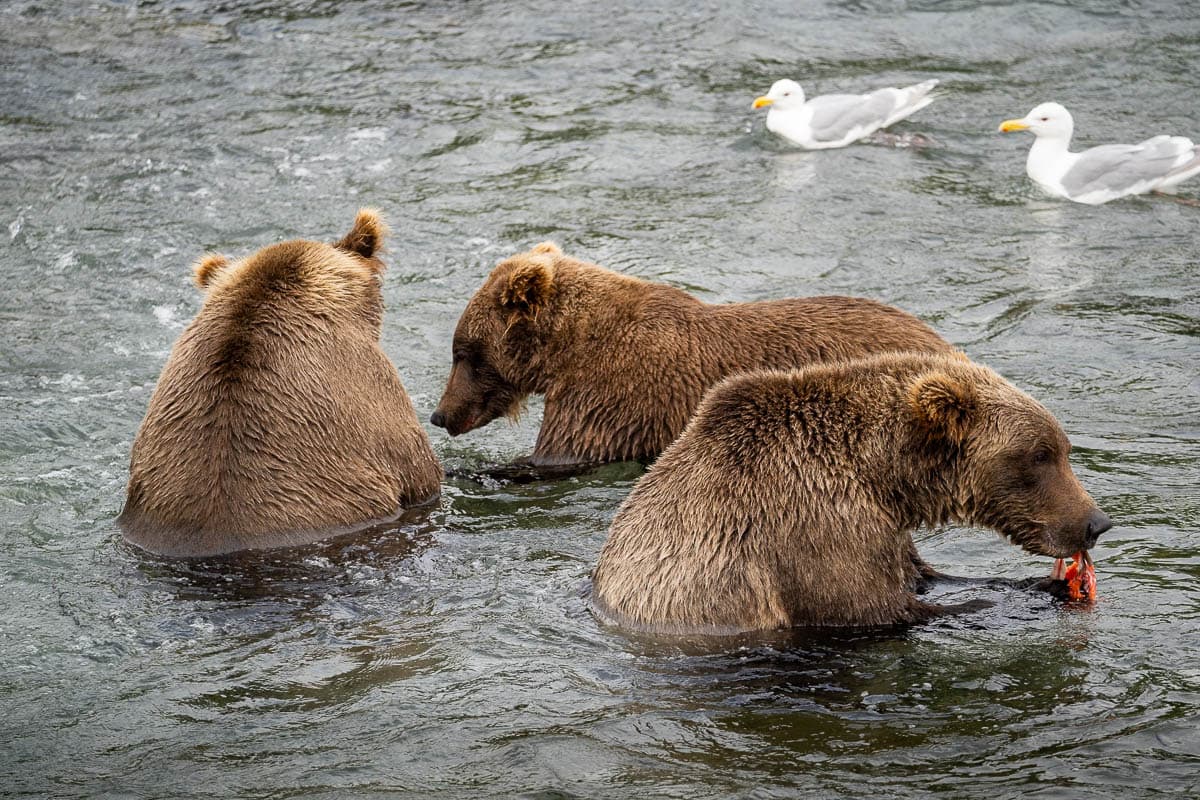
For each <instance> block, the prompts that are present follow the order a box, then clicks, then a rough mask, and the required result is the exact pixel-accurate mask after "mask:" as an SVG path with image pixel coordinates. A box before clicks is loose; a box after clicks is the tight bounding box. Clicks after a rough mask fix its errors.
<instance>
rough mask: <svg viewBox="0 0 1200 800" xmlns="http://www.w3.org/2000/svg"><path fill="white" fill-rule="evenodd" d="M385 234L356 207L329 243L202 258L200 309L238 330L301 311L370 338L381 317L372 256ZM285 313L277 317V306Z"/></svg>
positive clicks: (379, 268)
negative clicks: (362, 330)
mask: <svg viewBox="0 0 1200 800" xmlns="http://www.w3.org/2000/svg"><path fill="white" fill-rule="evenodd" d="M387 233H388V229H387V225H386V223H384V221H383V218H382V217H381V216H380V214H379V212H378V211H375V210H374V209H370V208H362V209H359V211H358V215H357V216H356V217H355V220H354V226H353V227H352V228H351V229H350V232H349V233H347V234H346V235H345V236H344V237H342V239H341V240H340V241H338V242H336V243H334V244H326V243H324V242H314V241H308V240H303V239H294V240H290V241H286V242H279V243H278V244H273V245H269V246H267V247H264V248H262V249H261V250H259V251H257V252H255V253H253V254H251V255H249V256H247V257H246V258H242V259H238V260H235V261H231V260H230V259H228V258H227V257H225V256H223V255H221V254H219V253H208V254H206V255H204V256H203V257H202V258H201V259H200V260H199V261H198V262H196V265H195V267H194V268H193V277H194V279H195V281H196V285H197V286H198V287H199V288H200V289H201V290H203V291H204V293H205V299H204V302H205V306H206V308H208V309H209V310H210V311H214V312H217V313H221V314H222V315H223V316H225V317H227V318H228V319H229V320H231V321H232V322H234V323H236V324H239V325H252V324H257V323H256V322H255V321H256V320H269V319H271V318H275V319H293V318H294V317H295V311H296V310H297V308H298V309H299V310H301V311H302V312H306V313H309V314H311V315H313V316H316V317H321V318H325V319H330V320H333V319H336V320H338V321H339V322H362V323H365V324H366V325H367V326H368V327H369V328H370V329H371V330H372V331H374V333H375V335H376V336H377V335H378V331H379V326H380V324H381V322H382V319H383V295H382V292H381V286H380V276H381V274H382V273H383V270H384V265H383V262H382V261H381V260H380V259H379V258H378V253H379V252H380V251H381V250H382V247H383V240H384V238H385V237H386V236H387ZM285 306H286V307H287V308H288V309H289V310H288V312H287V313H286V314H284V315H280V314H279V312H280V311H281V309H283V307H285Z"/></svg>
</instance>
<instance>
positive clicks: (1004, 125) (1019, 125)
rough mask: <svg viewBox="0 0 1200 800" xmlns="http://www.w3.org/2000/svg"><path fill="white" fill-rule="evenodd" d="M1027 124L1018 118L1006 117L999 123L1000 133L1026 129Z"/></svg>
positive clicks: (1027, 127)
mask: <svg viewBox="0 0 1200 800" xmlns="http://www.w3.org/2000/svg"><path fill="white" fill-rule="evenodd" d="M1027 130H1029V126H1028V125H1026V124H1025V123H1024V122H1022V121H1021V120H1019V119H1006V120H1004V122H1001V123H1000V132H1001V133H1012V132H1013V131H1027Z"/></svg>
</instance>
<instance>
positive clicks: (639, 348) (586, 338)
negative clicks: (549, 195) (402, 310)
mask: <svg viewBox="0 0 1200 800" xmlns="http://www.w3.org/2000/svg"><path fill="white" fill-rule="evenodd" d="M951 350H952V348H951V346H950V345H949V344H948V343H947V342H945V341H944V340H943V339H942V338H941V337H939V336H938V335H937V334H936V333H935V332H934V331H933V330H932V329H931V328H930V327H929V326H928V325H926V324H925V323H923V322H921V321H920V320H919V319H917V318H916V317H914V316H912V315H911V314H908V313H906V312H904V311H901V310H899V309H897V308H893V307H891V306H887V305H883V304H882V303H877V302H874V301H871V300H864V299H859V298H854V297H806V298H795V299H786V300H768V301H760V302H752V303H729V304H724V305H712V304H709V303H705V302H702V301H700V300H698V299H696V298H695V297H693V296H691V295H689V294H687V293H686V292H683V291H681V290H679V289H676V288H674V287H671V286H664V285H661V284H656V283H651V282H649V281H645V280H640V279H638V278H634V277H630V276H627V275H621V274H619V273H616V272H612V271H610V270H607V269H604V268H603V267H599V266H596V265H595V264H589V263H586V262H583V261H579V260H577V259H574V258H571V257H569V256H566V255H564V254H563V252H562V251H561V250H560V249H559V248H558V247H557V246H556V245H554V244H553V243H550V242H545V243H543V244H540V245H538V246H536V247H534V248H533V249H532V250H531V251H529V252H527V253H521V254H518V255H515V256H513V257H511V258H508V259H506V260H504V261H502V262H501V263H500V264H499V265H498V266H497V267H496V268H495V269H494V270H493V271H492V273H491V275H490V276H489V277H488V278H487V280H486V281H485V282H484V284H483V286H482V287H481V288H480V289H479V290H478V291H477V292H476V293H475V296H474V297H472V298H471V300H470V302H469V303H468V304H467V307H466V310H464V311H463V314H462V317H461V318H460V319H459V322H458V327H457V329H456V330H455V332H454V343H453V363H452V366H451V369H450V378H449V380H448V382H447V385H446V390H445V392H444V394H443V395H442V399H441V401H440V402H439V403H438V407H437V410H436V411H434V413H433V416H432V418H431V422H432V423H433V424H434V425H437V426H439V427H442V428H445V429H446V430H447V431H448V432H449V433H450V435H452V436H457V435H459V434H462V433H466V432H467V431H470V430H473V429H475V428H479V427H481V426H483V425H486V424H488V423H489V422H491V421H492V420H494V419H496V418H498V417H501V416H506V415H507V416H510V417H512V416H515V415H516V414H517V413H518V412H519V410H520V409H521V407H522V403H523V401H524V399H525V398H526V397H527V396H528V395H531V394H541V395H545V411H544V414H543V417H542V426H541V430H540V432H539V434H538V439H537V445H536V447H535V448H534V452H533V456H532V462H533V464H534V465H535V466H555V465H569V464H592V463H601V462H608V461H623V460H642V461H648V460H651V459H653V458H655V457H656V456H657V455H658V454H659V453H661V452H662V450H663V449H664V448H665V447H666V446H667V445H668V444H670V443H671V442H672V441H673V440H674V439H675V437H676V436H678V435H679V433H680V431H682V430H683V427H684V425H685V424H686V423H687V421H688V419H689V418H690V417H691V415H692V413H693V412H694V411H695V409H696V406H697V405H699V403H700V398H701V397H703V395H704V393H705V392H706V391H707V390H708V389H709V388H710V387H711V386H713V385H714V384H716V383H717V382H719V381H720V380H722V379H723V378H726V377H728V376H730V375H733V374H736V373H739V372H747V371H750V370H755V369H794V368H797V367H802V366H805V365H808V364H811V363H816V362H827V361H833V360H841V359H848V358H855V357H860V356H864V355H870V354H873V353H881V352H894V351H920V352H943V353H946V352H951Z"/></svg>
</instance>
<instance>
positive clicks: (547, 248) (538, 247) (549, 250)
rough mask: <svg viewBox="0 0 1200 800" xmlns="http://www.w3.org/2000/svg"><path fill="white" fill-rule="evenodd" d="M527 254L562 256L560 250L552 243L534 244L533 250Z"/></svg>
mask: <svg viewBox="0 0 1200 800" xmlns="http://www.w3.org/2000/svg"><path fill="white" fill-rule="evenodd" d="M529 252H531V253H545V254H546V255H550V256H561V255H562V254H563V251H562V248H561V247H559V246H558V245H556V244H555V243H554V242H541V243H540V244H535V245H534V246H533V249H532V250H530V251H529Z"/></svg>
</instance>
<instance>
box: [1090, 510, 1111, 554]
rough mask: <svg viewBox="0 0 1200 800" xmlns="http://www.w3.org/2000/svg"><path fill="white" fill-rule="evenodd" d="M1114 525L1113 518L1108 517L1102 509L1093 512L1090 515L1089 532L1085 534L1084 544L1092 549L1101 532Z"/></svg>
mask: <svg viewBox="0 0 1200 800" xmlns="http://www.w3.org/2000/svg"><path fill="white" fill-rule="evenodd" d="M1111 527H1112V520H1111V519H1109V518H1108V514H1105V513H1104V512H1103V511H1101V510H1100V509H1098V508H1097V509H1096V510H1095V511H1093V512H1092V515H1091V516H1090V517H1088V522H1087V534H1086V535H1085V536H1084V544H1085V545H1086V547H1087V548H1088V549H1089V550H1090V549H1091V548H1092V547H1093V546H1095V544H1096V540H1097V539H1099V538H1100V534H1102V533H1104V532H1105V531H1106V530H1108V529H1109V528H1111Z"/></svg>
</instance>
